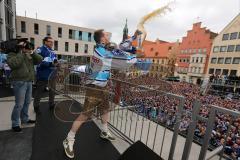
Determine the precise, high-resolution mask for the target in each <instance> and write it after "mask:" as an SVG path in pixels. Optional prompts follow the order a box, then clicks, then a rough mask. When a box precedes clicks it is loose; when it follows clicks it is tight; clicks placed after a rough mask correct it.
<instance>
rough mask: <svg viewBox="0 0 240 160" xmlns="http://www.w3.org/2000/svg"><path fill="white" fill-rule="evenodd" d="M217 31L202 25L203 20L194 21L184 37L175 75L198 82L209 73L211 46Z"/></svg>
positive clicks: (191, 81) (188, 80) (187, 80)
mask: <svg viewBox="0 0 240 160" xmlns="http://www.w3.org/2000/svg"><path fill="white" fill-rule="evenodd" d="M216 36H217V34H216V33H214V32H212V31H210V30H209V29H207V28H206V27H203V28H202V27H201V22H198V23H194V24H193V27H192V29H191V30H189V31H187V35H186V36H185V37H183V38H182V43H181V44H180V46H179V53H178V54H177V62H176V64H175V65H176V70H175V74H174V75H175V76H179V77H180V80H181V81H186V82H190V83H197V82H200V81H201V80H203V79H204V77H205V74H206V73H207V67H208V61H209V57H210V53H211V47H212V43H213V40H214V38H215V37H216Z"/></svg>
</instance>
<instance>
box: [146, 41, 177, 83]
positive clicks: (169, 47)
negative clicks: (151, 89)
mask: <svg viewBox="0 0 240 160" xmlns="http://www.w3.org/2000/svg"><path fill="white" fill-rule="evenodd" d="M178 48H179V43H178V42H176V43H175V42H173V43H170V42H165V41H160V40H156V41H155V43H153V44H149V45H146V46H144V58H146V59H150V60H151V61H152V62H153V64H152V67H151V69H150V72H149V76H150V77H153V78H165V77H171V76H173V75H174V68H175V63H176V56H175V55H176V53H177V51H178Z"/></svg>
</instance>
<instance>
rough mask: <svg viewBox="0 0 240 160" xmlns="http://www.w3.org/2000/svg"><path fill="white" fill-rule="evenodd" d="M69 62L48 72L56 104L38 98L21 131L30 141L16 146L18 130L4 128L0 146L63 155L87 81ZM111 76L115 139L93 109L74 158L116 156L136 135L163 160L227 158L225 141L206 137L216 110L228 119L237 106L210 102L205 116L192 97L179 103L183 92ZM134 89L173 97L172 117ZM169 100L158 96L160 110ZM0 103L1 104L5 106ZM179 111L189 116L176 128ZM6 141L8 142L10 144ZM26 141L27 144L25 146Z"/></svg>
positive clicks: (40, 155)
mask: <svg viewBox="0 0 240 160" xmlns="http://www.w3.org/2000/svg"><path fill="white" fill-rule="evenodd" d="M78 65H79V64H78ZM68 66H69V65H62V66H61V68H60V70H59V71H58V72H57V73H56V74H55V73H54V74H53V75H54V76H53V75H52V77H51V78H50V82H51V81H52V80H54V81H56V88H53V89H54V91H55V92H56V93H57V97H56V99H57V101H58V103H57V105H56V107H55V110H53V111H49V108H48V102H47V98H45V99H44V101H43V102H42V103H41V108H40V109H41V112H42V114H41V115H39V116H37V123H36V126H35V128H34V129H32V131H31V129H30V131H29V130H28V132H27V130H25V132H24V134H25V136H24V137H26V135H28V137H31V132H32V134H33V138H32V143H31V141H30V140H31V139H30V138H29V139H28V143H27V144H26V145H24V146H20V147H19V145H14V144H22V143H16V142H21V141H22V140H23V139H22V138H20V137H19V136H18V138H16V136H15V137H13V136H9V135H10V133H8V132H6V133H0V134H1V136H0V137H5V139H4V140H3V139H2V140H1V142H2V141H4V142H9V143H4V144H3V145H2V146H4V148H5V147H7V146H8V147H9V149H10V148H11V149H14V148H17V147H18V150H19V149H20V150H21V151H22V148H24V147H25V150H24V151H22V153H24V154H27V155H30V156H31V159H32V160H38V159H39V160H42V159H53V160H55V159H58V160H65V159H66V157H65V155H64V152H63V147H62V141H63V139H64V138H65V137H66V135H67V132H68V131H69V129H70V128H71V124H72V122H73V121H74V120H75V119H76V117H77V116H78V115H79V114H80V113H81V112H82V109H83V105H82V104H83V102H84V98H85V90H86V86H84V85H82V83H81V82H82V80H83V81H84V78H83V77H84V76H86V75H85V74H82V73H79V72H76V71H75V72H74V73H73V72H71V70H70V68H68ZM112 81H113V86H117V85H120V86H121V88H122V89H124V90H122V91H123V92H122V95H121V97H122V101H121V103H119V105H118V104H115V103H113V102H114V101H115V100H116V99H115V98H116V97H114V95H116V93H117V92H114V90H111V89H110V99H109V103H110V106H111V110H110V121H109V127H110V128H109V129H110V131H111V133H112V134H113V135H114V136H115V137H116V138H117V140H116V141H115V142H112V143H110V142H106V141H102V140H101V139H100V138H99V134H100V129H99V127H98V126H99V124H100V119H99V115H98V114H94V117H93V121H88V122H87V123H86V124H84V125H83V126H82V128H81V129H80V131H79V132H78V134H77V135H76V143H75V147H74V148H75V155H76V159H82V160H96V159H98V160H117V159H119V157H120V156H121V154H122V153H124V151H125V150H126V149H127V148H128V147H130V146H131V145H132V144H133V143H135V142H137V141H141V142H142V143H144V144H145V146H147V147H148V148H149V149H150V150H152V151H153V152H154V153H155V154H156V155H158V156H159V159H160V157H161V158H162V159H166V160H167V159H168V160H172V159H175V160H180V159H182V160H188V159H189V160H195V159H198V160H209V159H219V158H222V159H227V158H228V157H227V155H226V154H224V148H225V146H226V143H224V144H222V145H220V146H216V147H212V146H211V145H209V141H210V138H211V133H212V131H213V128H214V124H215V118H216V116H217V113H219V112H221V113H223V114H227V115H231V116H232V117H231V118H232V119H231V121H232V120H234V119H236V118H239V117H240V113H239V112H237V111H232V110H228V109H225V108H221V107H218V106H213V105H209V106H208V107H209V115H208V117H206V116H203V115H202V114H200V113H199V111H200V107H201V103H200V102H199V101H197V100H195V101H194V102H193V104H192V108H193V109H192V110H186V109H185V108H184V104H185V101H186V98H185V97H183V96H179V95H175V94H172V93H168V92H167V89H163V88H162V89H160V90H159V89H151V88H148V87H146V86H140V85H137V84H132V83H129V82H126V81H123V80H119V79H115V78H114V77H113V78H112ZM168 89H169V88H168ZM133 91H141V92H143V93H146V95H149V94H157V95H158V97H160V98H164V99H168V100H169V101H167V102H168V103H171V102H173V101H174V104H176V105H175V108H176V109H174V111H175V112H174V113H175V114H173V116H172V117H171V118H166V119H161V118H162V116H159V117H158V118H156V117H155V118H154V114H151V115H150V114H149V113H150V112H149V107H150V105H146V106H144V107H142V105H141V103H139V101H138V100H132V99H127V95H128V93H130V92H133ZM4 93H7V92H4ZM45 96H46V93H45ZM0 102H1V101H0ZM148 102H149V104H154V103H155V102H157V100H156V99H154V98H153V99H149V101H148ZM168 103H165V102H164V101H161V103H160V104H161V106H160V109H161V111H163V112H164V111H165V110H166V109H167V108H166V107H167V104H168ZM4 108H5V109H6V107H4ZM7 109H8V107H7ZM96 111H97V108H96ZM31 112H32V110H31ZM0 113H3V112H0ZM4 113H6V112H4ZM95 113H97V112H95ZM184 115H189V116H190V122H189V126H188V131H186V130H182V129H181V125H182V121H183V120H184V119H183V117H184ZM4 116H5V115H4ZM155 116H156V115H155ZM1 117H2V115H1ZM5 117H6V116H5ZM165 120H166V121H165ZM199 120H200V121H202V122H204V123H206V128H207V129H206V132H205V135H204V136H203V137H202V138H201V139H200V138H199V137H196V134H195V128H196V126H197V122H198V121H199ZM230 128H232V125H231V123H229V124H228V130H227V131H226V132H225V133H224V134H225V135H226V137H228V136H229V134H230ZM199 139H200V140H199ZM29 141H30V142H29ZM10 142H12V143H11V145H12V146H10V145H9V144H10ZM29 145H30V147H32V148H27V149H26V147H29ZM31 145H32V146H31ZM5 149H6V148H5ZM6 153H7V152H4V154H1V155H3V156H5V157H8V156H10V155H8V156H6ZM8 154H11V156H13V155H15V156H16V155H18V154H19V153H18V152H14V153H10V152H8ZM134 154H136V153H134ZM138 154H140V153H138Z"/></svg>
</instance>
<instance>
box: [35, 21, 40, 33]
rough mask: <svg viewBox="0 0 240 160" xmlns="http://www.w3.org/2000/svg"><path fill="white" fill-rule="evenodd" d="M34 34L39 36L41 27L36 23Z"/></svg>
mask: <svg viewBox="0 0 240 160" xmlns="http://www.w3.org/2000/svg"><path fill="white" fill-rule="evenodd" d="M34 34H39V26H38V24H37V23H34Z"/></svg>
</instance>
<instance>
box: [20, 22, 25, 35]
mask: <svg viewBox="0 0 240 160" xmlns="http://www.w3.org/2000/svg"><path fill="white" fill-rule="evenodd" d="M21 32H22V33H26V22H24V21H21Z"/></svg>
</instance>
